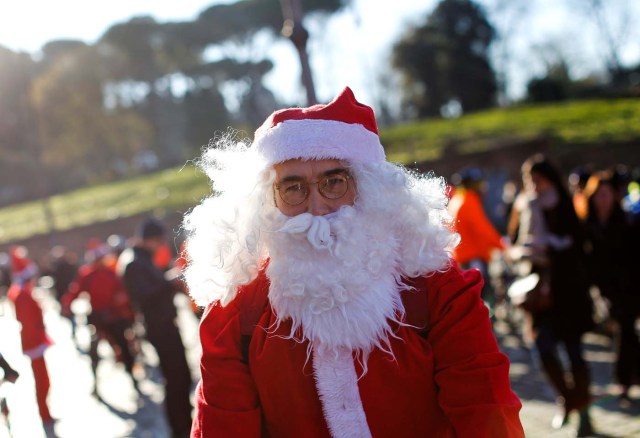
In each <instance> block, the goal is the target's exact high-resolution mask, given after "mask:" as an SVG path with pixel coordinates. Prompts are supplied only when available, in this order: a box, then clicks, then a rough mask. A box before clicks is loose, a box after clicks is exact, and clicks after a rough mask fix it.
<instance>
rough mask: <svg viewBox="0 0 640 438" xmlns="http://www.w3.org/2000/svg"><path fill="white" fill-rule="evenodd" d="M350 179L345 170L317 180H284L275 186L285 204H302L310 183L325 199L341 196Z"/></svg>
mask: <svg viewBox="0 0 640 438" xmlns="http://www.w3.org/2000/svg"><path fill="white" fill-rule="evenodd" d="M350 179H351V175H349V174H348V173H346V172H345V173H336V174H332V175H327V176H324V177H322V178H320V179H319V180H318V181H311V182H306V181H284V182H281V183H280V184H276V185H275V188H276V190H277V191H278V193H279V194H280V199H282V201H283V202H284V203H285V204H288V205H292V206H296V205H300V204H302V203H303V202H304V201H305V200H306V199H307V198H308V197H309V193H310V191H311V189H310V186H311V185H312V184H317V185H318V192H320V194H321V195H322V196H323V197H325V198H327V199H339V198H342V197H343V196H344V195H345V193H347V190H349V180H350Z"/></svg>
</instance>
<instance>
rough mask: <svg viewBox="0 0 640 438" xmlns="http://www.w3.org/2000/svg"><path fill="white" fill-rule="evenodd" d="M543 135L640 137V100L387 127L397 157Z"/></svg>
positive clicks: (423, 156) (560, 140) (384, 135)
mask: <svg viewBox="0 0 640 438" xmlns="http://www.w3.org/2000/svg"><path fill="white" fill-rule="evenodd" d="M541 135H545V136H550V137H552V138H553V139H554V140H555V142H556V143H557V144H558V145H562V144H570V143H598V142H603V141H606V142H619V141H620V142H622V141H628V140H633V139H640V99H618V100H596V101H577V102H563V103H557V104H553V105H527V106H519V107H513V108H505V109H493V110H489V111H483V112H479V113H475V114H470V115H467V116H464V117H461V118H459V119H455V120H427V121H421V122H417V123H411V124H406V125H398V126H394V127H391V128H388V129H385V130H383V131H382V132H381V134H380V137H381V141H382V144H383V145H384V146H385V149H386V150H387V155H388V157H389V159H390V160H391V161H395V162H401V163H411V162H414V161H417V162H420V161H426V160H436V159H438V158H440V156H441V155H442V153H443V150H444V148H445V145H447V144H448V143H455V144H456V147H457V148H458V151H459V152H461V153H465V152H480V151H483V150H487V149H490V148H492V147H496V146H499V145H504V144H515V143H516V142H519V141H523V140H530V139H533V138H536V137H539V136H541Z"/></svg>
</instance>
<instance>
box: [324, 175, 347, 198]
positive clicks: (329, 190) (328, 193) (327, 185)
mask: <svg viewBox="0 0 640 438" xmlns="http://www.w3.org/2000/svg"><path fill="white" fill-rule="evenodd" d="M318 188H319V190H320V193H321V194H322V196H324V197H326V198H329V199H338V198H341V197H342V196H344V194H345V193H347V189H348V188H349V181H348V179H347V177H346V175H330V176H327V177H326V178H323V179H322V181H320V184H319V185H318Z"/></svg>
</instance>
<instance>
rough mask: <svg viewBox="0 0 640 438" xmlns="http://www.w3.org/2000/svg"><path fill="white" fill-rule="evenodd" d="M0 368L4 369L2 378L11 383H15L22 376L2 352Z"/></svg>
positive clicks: (0, 354)
mask: <svg viewBox="0 0 640 438" xmlns="http://www.w3.org/2000/svg"><path fill="white" fill-rule="evenodd" d="M0 369H2V380H5V381H7V382H9V383H14V382H15V381H16V380H18V377H20V374H18V372H17V371H16V370H14V369H13V368H12V367H11V365H9V362H7V360H6V359H5V358H4V356H3V355H2V353H0Z"/></svg>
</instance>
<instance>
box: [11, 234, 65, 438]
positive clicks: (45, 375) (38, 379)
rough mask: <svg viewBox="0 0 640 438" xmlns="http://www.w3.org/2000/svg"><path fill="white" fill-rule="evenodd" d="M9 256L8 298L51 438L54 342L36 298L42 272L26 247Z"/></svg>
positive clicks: (14, 251)
mask: <svg viewBox="0 0 640 438" xmlns="http://www.w3.org/2000/svg"><path fill="white" fill-rule="evenodd" d="M9 255H10V257H11V286H10V287H9V290H8V292H7V296H8V297H9V300H10V301H11V302H12V303H13V305H14V308H15V313H16V319H17V320H18V322H19V323H20V324H21V326H22V329H21V331H20V338H21V341H22V352H23V353H24V354H25V355H26V356H28V357H29V359H31V369H32V370H33V378H34V381H35V386H36V400H37V402H38V410H39V412H40V418H41V419H42V424H43V426H44V428H45V431H47V436H49V435H50V430H52V428H53V424H54V419H53V417H52V416H51V413H50V412H49V408H48V406H47V397H48V395H49V387H50V382H49V372H48V371H47V364H46V362H45V359H44V353H45V350H46V349H47V348H48V347H49V346H50V345H51V344H52V342H51V340H50V339H49V337H48V336H47V332H46V330H45V326H44V320H43V317H42V308H41V307H40V304H38V302H37V301H36V299H35V298H34V297H33V288H34V282H35V278H36V275H37V273H38V268H37V266H36V265H35V263H33V262H32V261H31V260H30V259H29V258H28V252H27V249H26V248H25V247H24V246H14V247H12V248H11V249H10V251H9Z"/></svg>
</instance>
